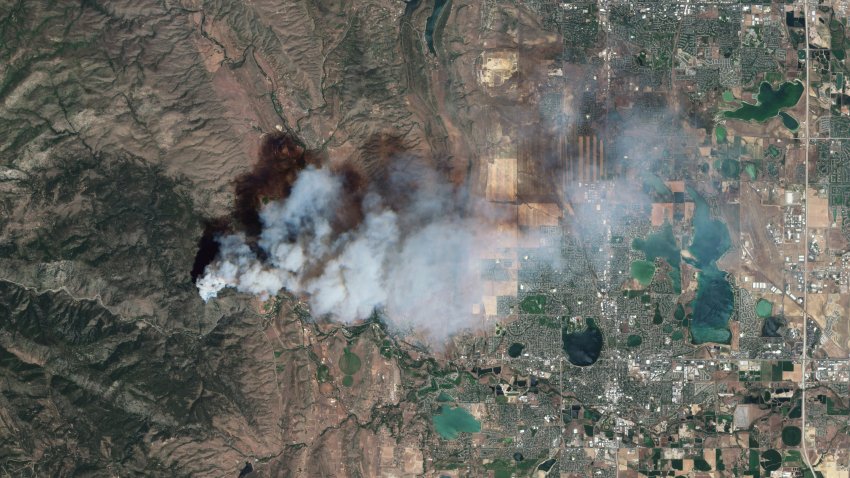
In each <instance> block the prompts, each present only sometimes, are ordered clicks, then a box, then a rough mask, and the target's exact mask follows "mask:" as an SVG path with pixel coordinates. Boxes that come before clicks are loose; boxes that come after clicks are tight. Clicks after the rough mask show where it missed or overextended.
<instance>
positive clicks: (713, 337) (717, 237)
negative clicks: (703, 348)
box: [687, 187, 735, 344]
mask: <svg viewBox="0 0 850 478" xmlns="http://www.w3.org/2000/svg"><path fill="white" fill-rule="evenodd" d="M687 191H688V194H689V195H690V196H691V197H692V198H693V199H694V206H695V207H694V219H693V220H694V239H693V242H692V243H691V247H690V248H688V251H689V252H690V253H691V255H692V256H693V257H694V259H693V260H689V261H688V262H689V263H690V264H691V265H693V266H694V267H696V268H697V269H699V277H698V279H697V294H696V298H695V299H694V306H693V308H694V315H693V320H692V321H691V340H692V341H693V343H694V344H703V343H707V342H714V343H722V344H728V343H729V342H730V340H731V338H732V334H731V332H729V328H728V323H729V318H730V317H731V316H732V310H733V307H734V304H735V299H734V295H733V293H732V286H731V284H729V281H728V280H727V279H726V272H724V271H722V270H720V269H718V267H717V264H716V262H717V260H718V259H720V258H721V257H722V256H723V254H725V253H726V251H727V250H729V247H730V246H731V245H732V241H731V239H730V238H729V230H728V229H727V228H726V225H725V224H723V221H720V220H719V219H714V218H712V217H711V210H710V208H709V205H708V203H707V202H706V201H705V199H704V198H703V197H702V196H700V195H699V193H697V192H696V190H694V189H693V188H691V187H688V188H687Z"/></svg>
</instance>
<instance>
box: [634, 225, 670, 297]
mask: <svg viewBox="0 0 850 478" xmlns="http://www.w3.org/2000/svg"><path fill="white" fill-rule="evenodd" d="M632 248H633V249H635V250H638V251H641V252H643V253H644V255H645V256H646V260H647V261H648V262H651V263H654V262H655V259H656V258H658V257H660V258H661V259H664V260H665V261H666V262H667V264H669V265H670V269H671V270H670V281H671V282H672V283H673V289H674V290H675V291H676V293H677V294H679V293H681V292H682V273H681V270H680V268H679V265H680V264H681V263H682V253H681V251H680V249H679V244H677V243H676V237H675V236H674V235H673V226H671V225H670V223H668V222H665V223H664V225H663V226H661V229H660V230H659V231H658V232H654V233H652V234H649V235H647V236H646V237H645V238H643V239H641V238H636V239H635V240H634V241H632ZM650 279H651V278H650Z"/></svg>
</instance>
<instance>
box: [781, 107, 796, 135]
mask: <svg viewBox="0 0 850 478" xmlns="http://www.w3.org/2000/svg"><path fill="white" fill-rule="evenodd" d="M779 117H780V118H781V119H782V124H783V125H785V127H786V128H788V129H789V130H791V131H797V129H798V128H800V122H799V121H797V120H796V119H795V118H794V117H793V116H791V115H789V114H788V113H786V112H784V111H780V112H779Z"/></svg>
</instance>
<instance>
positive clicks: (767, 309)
mask: <svg viewBox="0 0 850 478" xmlns="http://www.w3.org/2000/svg"><path fill="white" fill-rule="evenodd" d="M772 313H773V304H772V303H771V302H770V301H769V300H766V299H759V301H758V302H756V315H758V316H759V317H761V318H762V319H766V318H768V317H770V314H772Z"/></svg>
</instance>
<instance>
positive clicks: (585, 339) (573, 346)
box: [561, 318, 602, 367]
mask: <svg viewBox="0 0 850 478" xmlns="http://www.w3.org/2000/svg"><path fill="white" fill-rule="evenodd" d="M585 320H586V322H587V327H586V328H585V329H584V330H582V331H579V332H570V331H568V330H567V328H566V327H564V328H563V329H561V340H562V341H563V346H564V352H566V354H567V359H568V360H569V361H570V363H571V364H573V365H578V366H579V367H586V366H588V365H593V364H594V363H596V361H597V360H598V359H599V354H600V353H602V331H601V330H599V327H598V326H597V325H596V321H594V320H593V319H591V318H588V319H585Z"/></svg>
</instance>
